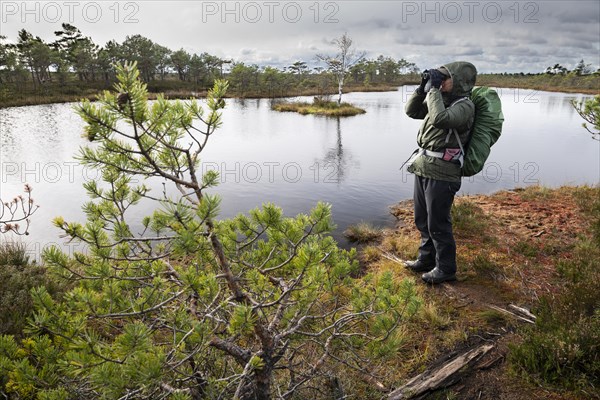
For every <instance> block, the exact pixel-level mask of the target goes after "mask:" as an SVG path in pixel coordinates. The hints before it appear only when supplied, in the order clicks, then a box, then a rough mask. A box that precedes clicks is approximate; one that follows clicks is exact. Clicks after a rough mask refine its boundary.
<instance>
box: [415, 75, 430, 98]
mask: <svg viewBox="0 0 600 400" xmlns="http://www.w3.org/2000/svg"><path fill="white" fill-rule="evenodd" d="M428 80H429V72H428V71H424V72H423V73H422V74H421V84H420V85H419V87H418V88H417V93H418V94H424V93H425V85H426V84H427V81H428Z"/></svg>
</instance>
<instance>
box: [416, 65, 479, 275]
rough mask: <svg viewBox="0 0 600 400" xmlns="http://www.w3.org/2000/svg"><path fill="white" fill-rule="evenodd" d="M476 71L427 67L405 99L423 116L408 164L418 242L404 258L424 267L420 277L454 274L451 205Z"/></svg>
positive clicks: (471, 110) (471, 67)
mask: <svg viewBox="0 0 600 400" xmlns="http://www.w3.org/2000/svg"><path fill="white" fill-rule="evenodd" d="M476 77H477V70H476V68H475V66H474V65H473V64H471V63H469V62H462V61H460V62H453V63H449V64H446V65H444V66H442V67H440V68H437V69H430V70H428V71H427V70H426V71H425V72H424V73H423V74H422V80H421V84H420V86H419V87H418V88H417V90H416V91H415V93H414V94H413V95H412V96H411V97H410V99H409V100H408V103H407V104H406V109H405V111H406V114H407V115H408V116H409V117H411V118H414V119H423V124H422V125H421V128H420V129H419V132H418V134H417V143H418V145H419V149H418V150H417V151H416V152H415V153H414V154H413V156H412V158H411V159H410V161H409V162H410V163H411V164H410V165H409V167H408V172H411V173H413V174H415V183H414V194H413V196H414V211H415V225H416V226H417V229H418V230H419V232H420V233H421V244H420V246H419V255H418V257H417V259H416V260H415V261H408V262H406V263H405V264H406V266H407V267H408V268H409V269H410V270H412V271H414V272H424V274H423V275H422V279H423V280H424V281H425V282H427V283H431V284H437V283H441V282H445V281H453V280H456V243H455V242H454V236H453V235H452V221H451V218H450V209H451V208H452V202H453V201H454V196H455V194H456V192H458V190H459V189H460V185H461V167H462V163H463V156H464V154H462V153H463V150H462V149H463V148H464V147H465V145H466V144H467V142H468V137H469V131H470V129H471V126H472V125H473V120H474V115H475V105H474V104H473V102H472V101H471V100H470V99H469V96H470V95H471V90H472V89H473V86H474V85H475V79H476ZM459 138H460V143H459V142H458V139H459Z"/></svg>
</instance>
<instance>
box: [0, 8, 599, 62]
mask: <svg viewBox="0 0 600 400" xmlns="http://www.w3.org/2000/svg"><path fill="white" fill-rule="evenodd" d="M0 13H1V15H0V33H1V34H2V35H5V36H7V37H8V38H9V40H11V41H14V40H16V35H17V32H18V31H19V30H20V29H23V28H25V29H27V30H28V31H30V32H31V33H32V34H34V35H36V36H40V37H42V38H43V39H44V40H47V41H53V40H54V38H55V37H54V34H53V32H54V31H56V30H59V29H60V24H61V23H62V22H69V23H71V24H73V25H75V26H77V27H78V28H79V29H80V30H81V31H82V32H83V34H84V35H86V36H90V37H91V38H92V39H93V40H94V41H95V42H96V43H98V44H101V45H104V44H105V43H106V42H107V41H109V40H111V39H115V40H117V41H118V42H122V41H123V40H124V39H125V37H126V36H127V35H134V34H141V35H143V36H145V37H148V38H150V39H152V40H153V41H155V42H157V43H159V44H161V45H163V46H166V47H168V48H170V49H171V50H177V49H179V48H183V49H185V50H187V51H188V52H190V53H202V52H208V53H210V54H214V55H216V56H219V57H222V58H227V59H233V60H234V61H244V62H246V63H256V64H259V65H273V66H278V67H284V66H288V65H290V64H292V63H293V62H294V61H297V60H302V61H306V62H307V63H309V64H310V65H313V66H314V65H317V62H316V60H315V55H316V54H320V53H325V54H333V53H334V48H333V46H332V45H331V40H332V39H333V38H336V37H339V36H341V35H342V34H343V33H344V32H347V33H348V35H349V36H350V37H351V38H352V39H353V41H354V44H355V46H356V48H357V49H359V50H364V51H366V53H367V57H377V56H378V55H380V54H383V55H385V56H390V57H393V58H396V59H399V58H405V59H407V60H408V61H411V62H414V63H416V64H417V66H418V67H419V68H421V69H426V68H429V67H432V66H438V65H441V64H443V63H446V62H450V61H454V60H466V61H471V62H473V63H474V64H475V65H476V66H477V67H478V69H479V71H480V72H542V71H543V70H544V69H545V68H546V67H547V66H549V65H554V64H556V63H560V64H562V65H563V66H565V67H567V68H569V69H572V68H573V67H574V66H575V64H576V63H577V62H578V61H579V60H580V59H584V60H585V62H586V63H590V64H592V66H593V67H594V69H596V68H598V67H599V66H600V1H598V0H583V1H567V0H562V1H514V0H513V1H469V0H467V1H440V2H423V1H367V0H358V1H357V0H345V1H318V2H317V1H315V0H310V1H275V0H273V1H271V0H266V1H164V0H163V1H156V0H154V1H119V2H116V1H96V2H87V1H71V0H65V1H62V0H58V1H50V2H45V1H35V2H34V1H31V2H23V1H6V0H0Z"/></svg>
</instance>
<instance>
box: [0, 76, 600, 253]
mask: <svg viewBox="0 0 600 400" xmlns="http://www.w3.org/2000/svg"><path fill="white" fill-rule="evenodd" d="M411 90H414V88H413V87H407V88H402V90H401V91H398V92H380V93H349V94H346V95H345V97H344V100H345V101H348V102H351V103H354V104H355V105H357V106H359V107H361V108H364V109H365V110H367V113H366V114H362V115H358V116H354V117H350V118H340V119H331V118H324V117H317V116H303V115H299V114H294V113H278V112H274V111H272V110H271V104H272V100H270V99H269V100H267V99H265V100H259V99H228V100H227V107H226V109H225V110H224V114H223V122H224V123H223V126H222V128H220V129H219V130H218V131H217V133H216V134H215V135H214V137H211V141H210V143H209V146H208V147H207V149H206V152H205V153H203V155H202V161H203V162H207V163H212V165H213V166H214V167H216V168H218V169H220V170H221V172H223V173H222V174H221V175H222V181H221V184H220V185H219V186H218V187H216V188H215V189H214V192H213V193H216V194H219V195H220V196H221V197H222V199H223V200H222V205H221V214H220V217H221V218H227V217H231V216H233V215H235V214H237V213H239V212H246V211H247V210H249V209H251V208H253V207H256V206H260V205H261V204H262V203H264V202H267V201H272V202H274V203H275V204H278V205H280V206H281V207H282V208H283V209H284V212H285V213H286V215H295V214H298V213H306V212H308V211H309V210H310V208H312V207H313V206H314V205H315V204H316V203H317V202H318V201H321V200H323V201H327V202H329V203H331V204H332V205H333V207H332V209H333V216H334V221H335V223H336V224H337V226H338V231H337V232H336V238H338V240H340V241H341V240H343V238H342V237H341V233H340V232H343V230H344V229H345V228H346V227H347V226H348V225H350V224H354V223H356V222H359V221H362V220H364V221H371V222H374V223H376V224H380V225H384V224H391V223H392V222H393V220H392V219H391V217H389V214H388V206H389V205H391V204H393V203H395V202H397V201H400V200H403V199H407V198H410V197H411V196H412V184H413V179H412V176H410V175H406V174H403V173H402V171H401V170H400V166H401V164H402V162H403V161H404V160H405V159H406V158H407V157H408V156H409V154H410V153H411V152H412V151H413V150H414V148H415V146H416V144H415V137H416V132H417V129H418V127H419V125H420V121H416V120H411V119H410V118H408V117H407V116H406V115H405V114H404V105H405V103H406V100H407V96H406V94H408V93H410V92H411ZM499 92H500V94H501V97H502V102H503V110H504V116H505V119H506V120H505V124H504V130H503V134H502V137H501V138H500V140H499V141H498V143H497V144H496V145H495V146H494V148H493V149H492V154H491V156H490V158H489V160H488V165H487V166H486V168H485V169H484V171H483V172H482V173H481V174H478V175H477V176H475V177H473V178H468V179H465V180H464V182H463V186H462V189H461V192H460V193H461V194H474V193H490V192H494V191H497V190H500V189H504V188H514V187H517V186H526V185H531V184H536V183H539V184H543V185H550V186H559V185H564V184H583V183H587V184H597V183H598V182H599V181H600V142H598V141H594V140H592V139H591V137H590V135H589V133H588V132H587V131H586V130H585V129H583V128H582V127H581V120H580V118H579V116H578V115H577V114H576V113H575V112H574V110H573V109H572V107H571V106H570V104H569V101H570V99H572V98H579V99H581V98H584V97H585V96H581V95H572V94H562V93H547V92H539V91H538V92H536V91H524V90H516V89H501V90H499ZM311 99H312V98H311V97H304V98H302V97H299V98H295V99H293V100H298V101H310V100H311ZM82 132H83V124H82V122H81V120H80V118H79V117H78V116H77V115H76V114H75V113H74V111H73V109H72V105H70V104H54V105H47V106H32V107H20V108H7V109H0V144H1V147H0V162H1V163H0V167H1V172H2V177H1V181H0V197H8V198H12V197H14V195H15V194H18V193H20V192H21V191H22V188H23V184H24V183H25V182H28V183H30V184H31V185H32V186H33V188H34V191H33V196H34V198H35V200H36V203H37V204H40V205H41V208H40V210H38V212H37V213H36V215H35V218H33V221H32V226H31V236H29V237H28V238H27V239H28V240H30V241H31V242H32V243H37V247H38V249H41V248H43V247H44V244H48V243H54V242H59V241H60V239H59V237H58V234H59V231H58V230H57V229H55V228H54V227H53V226H52V224H51V222H50V221H51V219H52V218H54V217H56V216H58V215H62V216H63V217H64V218H65V219H66V220H68V221H80V222H81V221H82V220H83V213H82V212H81V205H82V204H83V203H84V202H85V201H88V198H87V196H86V194H85V192H84V190H83V188H82V185H83V183H85V182H87V181H89V180H90V179H94V178H95V177H96V176H97V171H92V170H89V169H86V168H83V167H82V166H80V165H79V164H77V163H75V162H74V159H73V156H74V155H75V154H76V153H77V151H78V148H79V147H80V146H82V145H86V144H87V143H86V141H85V139H83V138H82V137H81V134H82ZM257 173H258V175H257ZM286 173H287V175H286ZM155 190H156V191H157V193H160V192H161V190H162V188H161V187H160V185H157V187H156V188H155ZM144 207H146V208H144ZM151 211H152V209H151V208H149V207H147V206H140V209H139V210H138V211H136V217H140V218H141V217H142V216H144V215H147V214H149V213H150V212H151ZM3 239H7V238H6V237H4V238H3Z"/></svg>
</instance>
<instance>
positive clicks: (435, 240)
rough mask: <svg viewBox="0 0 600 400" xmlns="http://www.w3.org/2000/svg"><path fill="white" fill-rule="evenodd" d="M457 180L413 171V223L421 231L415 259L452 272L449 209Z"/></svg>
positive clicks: (454, 261) (453, 271)
mask: <svg viewBox="0 0 600 400" xmlns="http://www.w3.org/2000/svg"><path fill="white" fill-rule="evenodd" d="M460 185H461V182H448V181H439V180H436V179H430V178H423V177H420V176H417V175H415V188H414V203H415V225H416V226H417V229H418V230H419V232H421V245H420V246H419V260H421V261H423V262H425V263H427V264H433V263H435V265H436V266H437V267H438V268H439V269H441V270H442V271H444V272H447V273H455V272H456V243H455V242H454V236H453V235H452V220H451V218H450V209H451V208H452V202H453V201H454V196H455V195H456V192H458V190H459V189H460Z"/></svg>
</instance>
